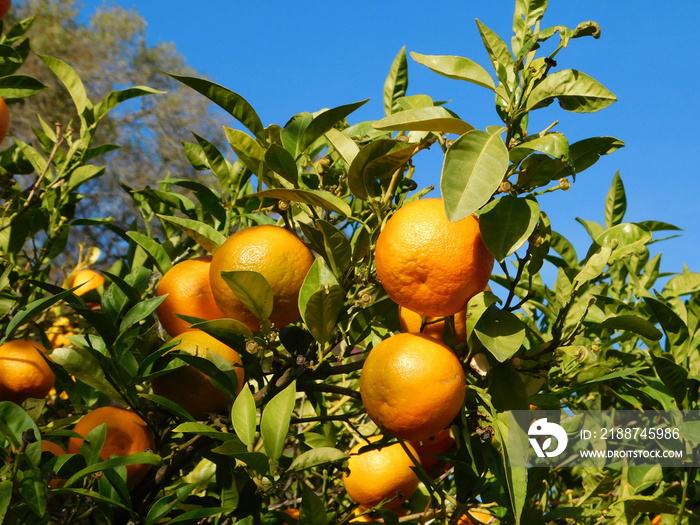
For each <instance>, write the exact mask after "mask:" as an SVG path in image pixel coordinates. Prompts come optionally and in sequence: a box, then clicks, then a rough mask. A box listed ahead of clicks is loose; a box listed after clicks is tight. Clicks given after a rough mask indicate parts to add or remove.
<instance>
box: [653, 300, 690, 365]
mask: <svg viewBox="0 0 700 525" xmlns="http://www.w3.org/2000/svg"><path fill="white" fill-rule="evenodd" d="M644 302H645V303H646V304H647V305H648V306H649V307H650V308H651V311H652V314H653V316H654V317H655V318H656V320H657V321H658V322H659V324H660V325H661V329H662V330H663V331H664V334H665V335H666V338H667V339H668V346H669V348H670V350H671V353H672V354H673V355H674V356H675V357H676V359H677V360H679V361H681V362H682V359H683V358H684V357H685V352H686V350H687V346H688V342H689V341H690V333H689V331H688V327H687V326H686V324H685V322H684V321H683V319H681V317H680V316H679V315H678V314H677V313H676V312H674V311H673V309H672V308H671V307H670V306H669V304H668V303H666V302H665V301H662V300H660V299H655V298H653V297H644Z"/></svg>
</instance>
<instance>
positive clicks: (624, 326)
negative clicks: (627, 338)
mask: <svg viewBox="0 0 700 525" xmlns="http://www.w3.org/2000/svg"><path fill="white" fill-rule="evenodd" d="M598 326H602V327H603V328H610V329H613V330H624V331H626V332H632V333H634V334H637V335H641V336H642V337H646V338H647V339H651V340H652V341H658V340H660V339H661V332H660V331H659V330H658V329H657V328H656V327H655V326H654V325H653V324H652V323H651V322H649V320H648V319H645V318H643V317H639V316H637V315H631V314H623V315H615V316H613V317H608V318H607V319H606V320H605V321H603V322H602V323H600V324H599V325H598Z"/></svg>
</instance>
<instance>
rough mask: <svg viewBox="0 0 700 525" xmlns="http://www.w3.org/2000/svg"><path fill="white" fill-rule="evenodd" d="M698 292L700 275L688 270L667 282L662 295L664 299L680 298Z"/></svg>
mask: <svg viewBox="0 0 700 525" xmlns="http://www.w3.org/2000/svg"><path fill="white" fill-rule="evenodd" d="M659 255H661V254H659ZM645 273H646V272H645ZM698 290H700V273H696V272H691V271H688V270H687V269H686V270H685V271H684V272H683V273H680V274H678V275H676V276H675V277H671V278H670V279H669V280H668V281H667V282H666V285H665V286H664V289H663V292H662V293H661V295H663V296H664V297H680V296H683V295H688V294H692V293H695V292H697V291H698Z"/></svg>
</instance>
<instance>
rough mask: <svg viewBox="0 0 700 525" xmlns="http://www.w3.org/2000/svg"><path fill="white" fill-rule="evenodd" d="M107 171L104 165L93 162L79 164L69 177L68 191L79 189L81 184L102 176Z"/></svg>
mask: <svg viewBox="0 0 700 525" xmlns="http://www.w3.org/2000/svg"><path fill="white" fill-rule="evenodd" d="M104 173H105V167H104V166H93V165H91V164H84V165H82V166H79V167H78V168H76V169H75V170H73V172H72V173H71V174H70V177H69V178H68V184H66V187H65V191H66V193H70V192H73V191H75V190H77V189H78V187H79V186H80V185H81V184H84V183H86V182H87V181H89V180H92V179H94V178H97V177H101V176H102V175H104Z"/></svg>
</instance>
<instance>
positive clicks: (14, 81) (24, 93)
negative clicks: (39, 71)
mask: <svg viewBox="0 0 700 525" xmlns="http://www.w3.org/2000/svg"><path fill="white" fill-rule="evenodd" d="M45 89H46V86H45V85H44V84H42V83H41V82H39V81H38V80H37V79H35V78H32V77H28V76H25V75H9V76H5V77H0V97H2V98H4V99H5V100H12V99H21V98H26V97H31V96H34V95H37V94H39V93H41V92H42V91H44V90H45Z"/></svg>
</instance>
